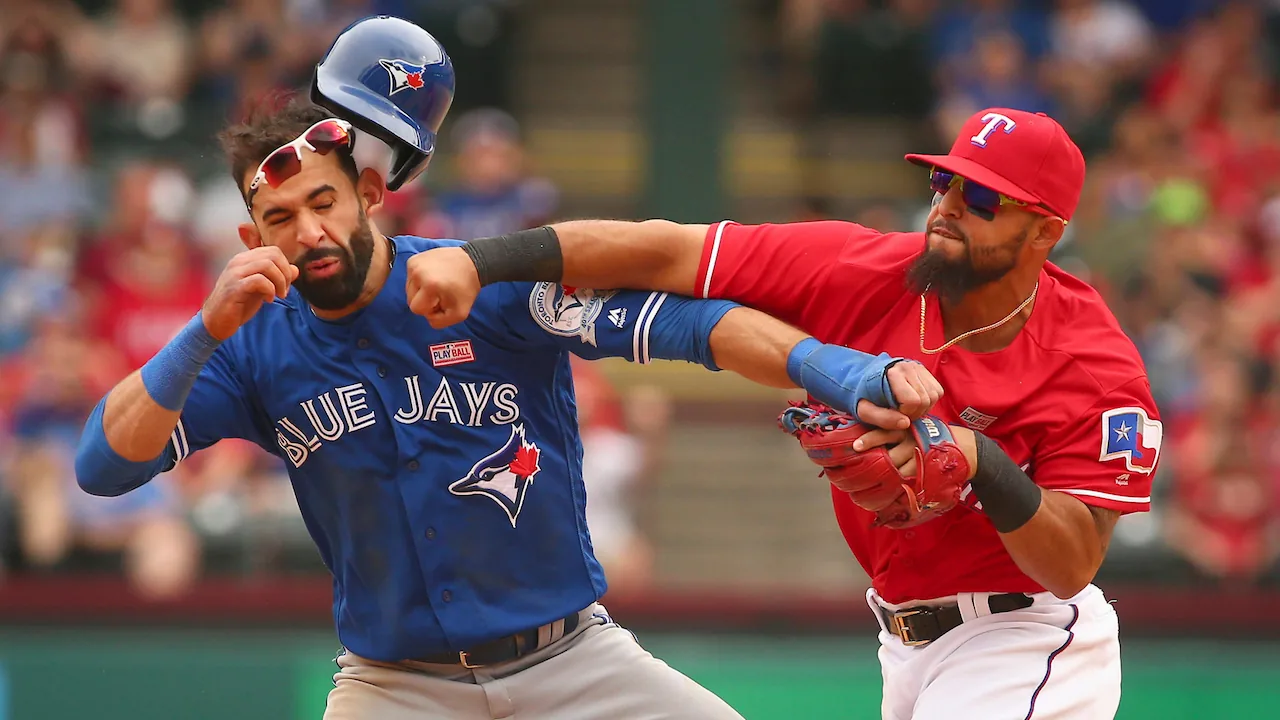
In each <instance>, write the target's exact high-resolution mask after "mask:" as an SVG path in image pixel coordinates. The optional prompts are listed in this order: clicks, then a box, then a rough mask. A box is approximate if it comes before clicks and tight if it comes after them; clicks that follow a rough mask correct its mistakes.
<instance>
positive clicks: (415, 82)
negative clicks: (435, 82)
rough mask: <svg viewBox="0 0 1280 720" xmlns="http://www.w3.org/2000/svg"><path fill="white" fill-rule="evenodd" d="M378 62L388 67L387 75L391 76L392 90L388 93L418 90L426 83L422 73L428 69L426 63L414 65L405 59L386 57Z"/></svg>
mask: <svg viewBox="0 0 1280 720" xmlns="http://www.w3.org/2000/svg"><path fill="white" fill-rule="evenodd" d="M378 63H379V64H381V65H382V67H384V68H386V70H387V75H389V76H390V77H391V91H390V92H389V93H387V94H388V95H395V94H396V93H398V92H400V91H402V90H418V89H420V88H421V87H422V86H423V85H424V84H425V83H424V81H423V79H422V73H423V72H424V71H425V70H426V68H427V66H426V65H412V64H410V63H408V62H406V61H404V60H388V59H386V58H383V59H381V60H379V61H378Z"/></svg>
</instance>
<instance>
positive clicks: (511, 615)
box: [76, 18, 941, 720]
mask: <svg viewBox="0 0 1280 720" xmlns="http://www.w3.org/2000/svg"><path fill="white" fill-rule="evenodd" d="M344 43H345V44H344ZM422 48H429V49H430V52H427V53H425V54H424V53H423V52H422V51H421V50H422ZM411 50H414V51H411ZM335 57H337V58H340V59H341V60H342V65H343V66H344V67H346V68H347V75H346V79H345V80H342V81H341V82H339V83H338V84H337V85H332V84H326V83H328V81H330V80H333V79H334V78H332V77H326V75H325V71H326V68H327V67H328V68H329V69H332V66H331V65H325V64H322V65H321V67H320V72H319V73H318V75H317V85H318V86H321V88H322V89H323V90H325V91H326V92H327V93H328V101H329V102H331V103H332V102H333V97H335V96H336V97H344V98H345V99H346V101H347V102H349V103H357V102H364V103H368V104H370V107H375V106H380V107H382V108H383V110H384V111H386V112H393V113H395V117H396V119H397V120H398V121H402V123H403V125H402V126H401V127H399V128H398V129H399V130H400V131H403V132H404V133H405V135H404V136H393V135H392V134H391V131H385V130H384V131H383V136H382V137H383V139H384V140H386V141H387V142H388V143H390V144H391V146H392V147H393V149H394V150H395V153H394V157H393V159H392V164H391V169H390V171H389V172H388V174H387V176H386V181H385V183H384V179H383V176H382V175H381V174H380V173H379V172H377V171H375V170H372V169H363V170H361V169H360V168H359V167H358V166H357V165H356V162H355V160H354V159H353V156H352V154H351V150H352V146H353V143H354V140H353V133H352V126H351V125H350V124H349V123H348V122H347V121H345V120H341V119H338V118H335V117H333V116H332V114H331V110H326V109H323V108H321V107H319V106H317V105H315V104H312V103H310V102H305V101H298V100H295V101H293V102H292V103H290V104H289V105H288V106H286V107H283V108H280V109H277V110H274V111H273V112H271V113H269V114H259V115H257V116H255V117H253V118H250V119H249V120H248V121H246V122H245V123H244V124H241V125H237V126H235V127H232V128H230V129H229V130H227V131H226V132H225V133H224V134H223V136H222V142H223V146H224V149H225V151H226V152H227V154H228V156H229V158H230V160H231V165H232V172H233V173H234V176H235V178H236V179H237V180H238V181H239V182H240V187H241V190H242V191H243V193H244V197H245V202H246V204H247V206H248V208H249V212H250V215H251V217H252V222H251V223H247V224H245V225H242V226H241V228H240V236H241V239H242V240H243V242H244V244H245V246H246V247H247V248H248V249H247V250H246V251H245V252H242V253H240V254H239V255H237V256H236V257H235V258H233V259H232V260H231V261H230V262H229V263H228V265H227V267H226V269H225V270H224V272H223V273H222V275H221V277H220V278H219V279H218V282H217V284H216V287H215V288H214V290H213V291H212V293H211V294H210V295H209V297H208V299H207V300H206V302H205V304H204V307H203V309H202V310H201V312H200V313H199V314H198V315H196V316H195V317H194V318H192V320H191V322H190V323H189V324H188V325H187V327H186V328H185V329H184V330H183V331H182V332H180V333H179V334H178V335H177V336H176V337H175V338H174V340H173V341H172V342H170V343H169V344H168V345H167V346H166V347H165V348H164V349H163V350H161V351H160V352H159V353H157V354H156V356H155V357H154V358H153V359H152V360H151V361H149V362H148V363H147V364H146V365H145V366H144V367H143V368H142V369H141V370H140V371H139V372H136V373H134V374H132V375H130V376H129V377H128V378H126V379H124V380H123V381H121V382H120V383H119V384H118V385H117V386H116V387H115V388H114V389H113V390H112V391H111V392H110V393H109V394H108V395H107V396H106V397H105V398H103V400H102V402H100V403H99V404H98V406H97V408H96V409H95V410H94V412H93V414H92V415H91V416H90V418H89V420H88V422H87V424H86V427H85V431H84V434H83V437H82V439H81V443H80V447H79V451H78V454H77V458H76V471H77V477H78V479H79V482H80V485H81V487H83V488H84V490H86V491H87V492H89V493H91V494H94V495H120V494H122V493H126V492H129V491H131V490H133V489H135V488H138V487H140V486H142V485H143V484H145V483H146V482H148V481H149V480H150V479H151V478H153V477H154V476H155V475H157V474H159V473H161V472H164V471H166V470H168V469H170V468H172V467H173V466H174V465H175V464H176V463H178V462H181V461H182V460H183V459H184V458H186V457H187V456H188V455H190V454H191V453H194V452H197V451H199V450H200V449H202V448H206V447H208V446H210V445H212V444H214V443H216V442H218V441H219V440H221V439H223V438H243V439H246V440H249V441H252V442H254V443H256V444H257V445H259V446H260V447H262V448H264V449H266V450H267V451H268V452H271V453H273V454H274V455H276V456H278V457H279V458H281V459H282V460H283V461H284V462H285V463H286V467H287V468H288V471H289V475H290V478H291V480H292V483H293V487H294V491H295V494H296V496H297V500H298V505H299V508H300V509H301V512H302V516H303V518H304V520H305V522H306V525H307V528H308V530H309V532H310V534H311V536H312V538H313V539H314V541H315V543H316V546H317V547H318V548H319V551H320V554H321V556H322V558H323V560H324V563H325V564H326V566H327V567H328V568H329V570H330V571H331V573H332V575H333V589H334V593H333V597H334V602H333V615H334V622H335V624H336V627H337V632H338V637H339V639H340V641H341V643H342V646H343V648H344V650H343V652H342V654H340V655H339V657H338V659H337V662H338V666H339V672H338V673H337V674H336V675H335V677H334V684H335V687H334V689H333V690H332V691H331V694H330V696H329V703H328V709H327V711H326V714H325V717H326V719H327V720H350V719H355V718H361V719H363V718H379V720H410V719H418V718H442V717H447V718H464V719H465V718H510V717H518V718H556V719H557V720H563V719H566V718H601V719H606V718H607V719H610V720H612V719H615V718H628V719H631V718H686V717H687V718H736V717H738V715H737V713H735V712H734V711H733V710H732V709H731V708H730V707H729V706H728V705H726V704H725V703H724V702H723V701H722V700H720V699H719V698H717V697H716V696H715V695H713V694H712V693H710V692H708V691H707V690H705V689H703V688H701V687H700V686H698V685H697V684H695V683H694V682H692V681H691V680H689V679H688V678H686V677H685V676H683V675H681V674H680V673H678V672H676V671H675V670H673V669H672V668H670V667H668V666H667V665H666V664H664V663H662V662H661V661H659V660H657V659H655V658H654V657H653V656H651V655H650V654H649V653H647V652H646V651H645V650H644V649H643V648H642V647H641V646H640V645H639V644H638V643H637V642H636V641H635V639H634V637H633V636H632V635H631V634H630V633H629V632H628V631H626V630H624V629H622V628H620V627H619V626H618V625H616V624H615V623H614V622H613V621H612V620H611V619H610V618H609V616H608V614H607V613H606V612H605V610H604V608H603V607H602V606H601V605H600V604H599V603H598V602H597V601H598V600H599V599H600V598H601V596H602V595H603V594H604V592H605V587H606V586H605V578H604V576H603V572H602V571H601V568H600V565H599V564H598V563H597V561H596V559H595V557H594V556H593V554H592V550H591V540H590V537H589V535H588V533H587V528H586V521H585V498H584V489H583V483H582V475H581V453H582V447H581V443H580V441H579V437H578V432H577V424H576V419H575V407H574V399H573V389H572V381H571V376H570V371H569V362H568V354H569V353H574V354H577V355H579V356H582V357H585V358H600V357H606V356H608V357H623V358H626V359H628V360H631V361H634V362H639V363H644V362H648V361H649V360H650V359H653V358H668V359H680V360H687V361H690V362H697V363H700V364H703V365H705V366H707V367H708V368H710V369H712V370H716V369H719V368H725V369H730V370H733V371H736V372H739V373H741V374H743V375H745V376H747V377H749V378H751V379H753V380H756V381H759V382H763V383H768V384H771V385H774V386H778V387H794V386H796V385H797V384H799V383H798V382H797V380H800V381H803V386H804V387H805V389H806V390H808V391H809V392H810V393H811V394H812V395H814V396H815V397H818V398H820V399H824V400H825V401H826V402H828V403H830V404H832V405H836V406H838V407H844V408H861V409H862V411H863V412H864V413H875V414H876V415H875V418H874V419H875V421H877V422H879V423H881V424H886V423H894V422H898V423H900V424H901V425H902V426H905V425H906V423H907V416H908V415H912V414H914V413H916V412H917V411H922V410H923V409H924V408H926V407H927V406H928V405H930V404H932V402H933V401H934V400H936V399H937V396H938V395H939V394H940V392H941V390H940V388H939V387H938V386H937V383H936V381H933V379H932V378H931V377H930V376H929V375H928V374H927V373H926V372H924V370H923V368H922V367H921V366H919V365H917V364H914V363H902V362H897V361H896V360H895V359H892V358H888V357H885V356H880V357H872V356H869V355H865V354H862V353H858V352H856V351H853V350H849V349H846V348H843V347H839V346H832V345H823V344H821V343H819V342H818V341H816V340H814V339H812V338H808V337H807V336H805V335H804V334H802V333H800V332H799V331H797V330H795V329H793V328H791V327H789V326H787V325H785V324H783V323H781V322H778V321H776V320H773V319H772V318H769V317H768V316H766V315H763V314H760V313H758V312H756V311H754V310H749V309H746V308H742V307H738V306H736V305H734V304H733V303H729V302H722V301H695V300H691V299H688V298H683V297H677V296H672V295H667V294H664V293H654V292H631V291H620V292H612V291H594V290H587V289H579V288H570V287H564V286H561V285H558V284H551V283H538V284H534V283H501V284H498V285H494V286H491V287H488V288H486V289H485V290H483V291H482V292H481V293H480V295H479V297H478V299H477V301H476V303H475V305H474V307H473V308H472V311H471V314H470V316H469V317H468V318H467V320H466V321H465V322H462V323H459V324H457V325H454V326H452V327H449V328H448V329H444V330H438V329H435V328H432V327H431V325H430V324H429V323H428V322H427V321H426V320H425V319H423V318H422V317H421V316H420V313H421V312H424V311H426V310H427V308H422V307H415V303H416V301H415V298H414V296H413V280H412V277H411V275H412V266H413V258H414V257H415V256H417V255H418V254H419V253H422V252H424V251H426V250H429V249H432V248H438V247H441V246H444V245H457V244H459V243H457V242H455V241H446V240H428V239H424V238H419V237H394V238H389V237H386V236H384V235H382V234H381V233H379V232H378V229H377V226H376V225H375V224H374V222H373V220H372V219H371V217H370V216H372V215H374V214H375V213H376V212H377V211H378V209H379V208H380V206H381V204H382V199H383V197H384V192H385V190H386V188H387V187H399V186H400V185H401V184H402V183H403V182H405V181H406V180H407V179H408V178H411V177H413V176H414V175H416V174H418V173H420V172H422V170H423V169H424V168H425V167H426V165H427V162H428V161H429V159H430V157H431V153H432V151H433V150H434V145H433V143H434V137H435V132H436V131H437V130H438V129H439V125H440V122H441V120H442V119H443V117H444V115H445V113H446V112H447V109H448V104H449V101H450V99H451V96H452V91H453V73H452V68H451V67H450V65H449V61H448V58H447V57H446V56H445V55H444V53H443V51H442V50H440V49H439V48H438V46H437V45H435V41H434V40H433V39H431V38H430V36H429V35H427V34H426V33H425V32H423V31H422V30H421V29H419V28H416V27H415V26H412V25H410V24H409V23H406V22H404V21H394V20H390V19H387V18H376V19H374V20H371V21H366V22H364V23H359V24H357V25H355V26H353V27H352V28H350V29H349V30H348V31H346V32H344V34H343V35H342V36H340V37H339V39H338V41H337V42H336V43H335V46H334V48H333V49H332V50H331V52H330V55H329V57H328V59H327V60H326V63H329V62H330V61H332V60H333V59H334V58H335ZM415 93H418V94H415ZM397 137H399V138H400V142H397V141H396V138H397ZM405 137H411V140H405ZM523 260H524V259H522V258H506V259H505V261H510V262H521V261H523ZM528 261H530V262H541V261H542V260H540V259H539V258H537V257H533V258H529V259H528ZM494 262H495V268H493V269H494V272H497V273H499V274H500V272H501V268H500V267H497V265H500V264H501V263H500V262H498V261H497V260H495V261H494ZM895 399H896V400H895ZM872 404H875V405H878V406H880V407H872ZM889 407H897V409H898V410H897V411H895V410H889V409H886V408H889ZM899 411H900V412H899ZM869 419H870V418H869Z"/></svg>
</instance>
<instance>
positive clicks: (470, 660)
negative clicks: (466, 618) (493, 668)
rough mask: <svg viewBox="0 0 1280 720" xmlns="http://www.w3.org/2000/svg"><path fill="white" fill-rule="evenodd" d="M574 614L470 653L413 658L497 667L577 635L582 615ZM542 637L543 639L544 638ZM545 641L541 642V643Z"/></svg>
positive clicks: (470, 650) (468, 665)
mask: <svg viewBox="0 0 1280 720" xmlns="http://www.w3.org/2000/svg"><path fill="white" fill-rule="evenodd" d="M579 614H580V613H573V614H572V615H566V616H565V617H563V618H560V619H559V620H556V621H554V622H549V623H547V624H546V625H543V626H542V627H536V628H532V629H530V630H522V631H521V632H518V633H516V634H515V635H508V636H507V637H504V638H498V639H497V640H490V641H489V642H486V643H481V644H480V645H477V646H475V647H473V648H471V649H469V650H463V651H461V652H443V653H436V654H434V655H427V656H425V657H416V658H413V659H414V660H415V661H416V662H424V663H433V664H436V665H461V666H462V667H465V668H478V667H484V666H486V665H497V664H499V663H504V662H507V661H509V660H515V659H516V658H520V657H524V656H525V655H528V654H529V653H531V652H533V651H535V650H539V649H541V648H544V647H546V646H548V645H550V644H551V643H553V642H555V641H557V640H559V639H560V638H562V637H564V636H566V635H568V634H569V633H571V632H573V631H574V630H575V629H577V627H578V615H579ZM540 636H542V637H541V638H540ZM540 639H541V642H539V640H540Z"/></svg>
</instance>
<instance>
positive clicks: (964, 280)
mask: <svg viewBox="0 0 1280 720" xmlns="http://www.w3.org/2000/svg"><path fill="white" fill-rule="evenodd" d="M942 225H943V224H942V223H938V224H935V227H938V226H942ZM946 227H947V229H948V230H949V231H951V232H954V233H955V234H956V235H959V236H960V237H961V238H962V239H963V240H964V241H965V242H964V257H962V258H960V259H959V260H951V259H949V258H948V257H947V256H946V253H944V252H943V251H942V249H940V248H937V249H930V248H929V240H928V236H927V235H926V238H925V246H924V250H923V251H922V252H921V253H920V256H919V257H917V258H916V259H915V262H913V263H911V267H910V268H908V269H907V288H908V289H910V291H911V292H913V293H923V292H924V291H925V290H932V291H934V292H935V293H937V294H938V297H940V298H942V300H943V302H945V303H947V304H949V305H954V304H956V303H958V302H960V301H961V300H962V299H964V296H965V295H967V294H969V293H970V292H972V291H974V290H977V289H978V288H980V287H982V286H984V285H987V284H989V283H993V282H995V281H997V280H999V279H1000V278H1002V277H1004V276H1005V275H1008V274H1009V271H1011V270H1013V268H1014V266H1015V265H1016V264H1017V256H1018V253H1017V249H1018V247H1019V246H1021V245H1022V243H1023V241H1025V240H1026V239H1027V234H1028V233H1027V231H1025V230H1024V231H1023V232H1022V233H1021V234H1020V235H1018V237H1016V238H1014V239H1013V240H1012V241H1010V242H1009V243H1008V244H1006V245H1004V246H1001V247H996V248H985V250H986V251H987V252H986V253H984V254H989V255H991V256H993V257H994V256H996V255H997V254H998V253H999V251H1001V250H1004V249H1005V248H1008V249H1009V253H1008V258H1007V259H1006V260H1005V261H1004V262H1002V263H1001V264H998V265H991V266H989V267H982V268H978V267H974V264H973V256H972V254H971V251H970V248H971V247H972V245H970V243H969V238H968V237H967V236H965V235H964V234H963V233H961V232H960V231H959V229H958V228H954V227H950V226H946Z"/></svg>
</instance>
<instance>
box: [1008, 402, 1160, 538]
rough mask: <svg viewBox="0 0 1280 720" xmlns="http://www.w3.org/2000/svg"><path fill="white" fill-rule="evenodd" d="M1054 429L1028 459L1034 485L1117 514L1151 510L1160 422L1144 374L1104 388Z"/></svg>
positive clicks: (1158, 452)
mask: <svg viewBox="0 0 1280 720" xmlns="http://www.w3.org/2000/svg"><path fill="white" fill-rule="evenodd" d="M1055 432H1056V437H1051V438H1050V440H1049V442H1047V443H1045V445H1044V446H1043V447H1042V448H1041V449H1038V450H1037V451H1036V453H1035V456H1034V459H1033V461H1032V468H1031V471H1032V473H1033V476H1034V478H1035V481H1036V484H1037V485H1039V486H1040V487H1043V488H1045V489H1047V490H1057V491H1059V492H1063V493H1067V494H1068V495H1072V496H1074V497H1076V498H1079V499H1080V501H1081V502H1083V503H1085V504H1086V505H1095V506H1098V507H1103V508H1108V509H1110V510H1119V511H1120V512H1122V513H1131V512H1146V511H1147V510H1150V509H1151V478H1152V476H1153V475H1154V474H1155V471H1156V465H1157V463H1158V462H1159V459H1160V442H1161V440H1162V439H1163V435H1164V425H1163V424H1162V423H1161V422H1160V418H1159V415H1158V413H1157V410H1156V405H1155V401H1154V400H1153V399H1152V397H1151V387H1150V385H1149V384H1148V382H1147V380H1146V378H1145V377H1139V378H1135V379H1133V380H1131V381H1129V382H1128V383H1125V384H1124V385H1122V386H1120V387H1119V388H1117V389H1115V390H1112V391H1111V392H1108V393H1106V395H1105V396H1104V397H1103V398H1102V399H1101V400H1099V401H1098V402H1097V403H1096V404H1095V405H1094V406H1093V407H1091V408H1089V410H1088V411H1086V412H1085V413H1084V414H1083V415H1080V416H1079V417H1077V418H1076V419H1075V420H1074V421H1073V422H1071V423H1070V424H1068V425H1066V426H1064V427H1062V428H1060V429H1059V430H1057V431H1055Z"/></svg>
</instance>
